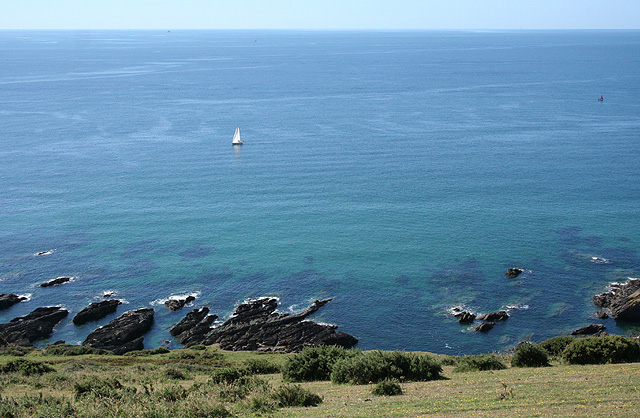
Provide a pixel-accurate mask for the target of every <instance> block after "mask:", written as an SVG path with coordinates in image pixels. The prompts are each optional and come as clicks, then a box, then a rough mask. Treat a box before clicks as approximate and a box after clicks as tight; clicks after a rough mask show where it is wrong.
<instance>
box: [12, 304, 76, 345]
mask: <svg viewBox="0 0 640 418" xmlns="http://www.w3.org/2000/svg"><path fill="white" fill-rule="evenodd" d="M68 314H69V311H67V310H66V309H62V308H60V307H58V306H49V307H44V308H37V309H36V310H34V311H32V312H31V313H29V314H28V315H25V316H20V317H17V318H13V319H12V320H11V321H9V322H7V323H5V324H0V334H2V335H3V336H4V339H5V340H6V341H7V342H8V343H10V344H15V345H31V343H32V342H34V341H35V340H39V339H42V338H47V337H48V336H49V335H51V333H52V332H53V327H55V326H56V324H58V322H60V321H61V320H62V319H63V318H64V317H66V316H67V315H68Z"/></svg>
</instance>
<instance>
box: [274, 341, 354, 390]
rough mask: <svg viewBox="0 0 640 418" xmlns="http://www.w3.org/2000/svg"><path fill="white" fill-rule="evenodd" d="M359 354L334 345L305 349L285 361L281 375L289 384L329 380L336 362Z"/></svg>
mask: <svg viewBox="0 0 640 418" xmlns="http://www.w3.org/2000/svg"><path fill="white" fill-rule="evenodd" d="M359 354H360V352H359V351H355V350H345V349H344V348H343V347H339V346H335V345H328V346H327V345H323V346H318V347H309V348H305V349H304V350H302V351H301V352H300V353H298V354H296V355H295V356H293V357H290V358H289V359H288V360H287V362H286V364H285V365H284V368H283V370H282V375H283V377H284V379H285V380H288V381H290V382H311V381H316V380H329V378H330V376H331V371H332V369H333V366H334V364H335V363H336V362H337V361H339V360H342V359H346V358H351V357H354V356H356V355H359Z"/></svg>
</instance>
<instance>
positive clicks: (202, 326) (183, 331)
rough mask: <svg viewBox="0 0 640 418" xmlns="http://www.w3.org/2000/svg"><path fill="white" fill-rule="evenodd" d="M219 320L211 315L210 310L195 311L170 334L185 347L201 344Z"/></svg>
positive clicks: (174, 327)
mask: <svg viewBox="0 0 640 418" xmlns="http://www.w3.org/2000/svg"><path fill="white" fill-rule="evenodd" d="M216 319H218V316H217V315H209V308H207V307H206V306H205V307H202V308H200V309H194V310H192V311H191V312H189V313H188V314H187V316H185V317H184V318H183V319H182V320H181V321H180V322H178V323H177V324H176V325H174V326H173V328H171V330H170V331H169V333H171V335H173V336H174V337H176V338H177V339H178V341H180V344H183V345H184V346H185V347H191V346H192V345H196V344H200V343H201V342H202V341H203V340H204V337H205V335H207V334H208V333H209V332H210V331H211V325H212V324H213V322H214V321H215V320H216Z"/></svg>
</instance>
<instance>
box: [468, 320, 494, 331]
mask: <svg viewBox="0 0 640 418" xmlns="http://www.w3.org/2000/svg"><path fill="white" fill-rule="evenodd" d="M495 324H496V323H495V322H483V323H481V324H480V325H478V326H477V327H475V328H474V329H473V330H474V331H477V332H489V331H491V329H492V328H493V327H494V325H495Z"/></svg>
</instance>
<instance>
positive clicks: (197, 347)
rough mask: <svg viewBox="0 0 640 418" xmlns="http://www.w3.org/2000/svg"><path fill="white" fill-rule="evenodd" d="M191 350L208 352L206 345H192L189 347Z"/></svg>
mask: <svg viewBox="0 0 640 418" xmlns="http://www.w3.org/2000/svg"><path fill="white" fill-rule="evenodd" d="M189 349H191V350H198V351H201V350H206V349H207V346H206V345H204V344H196V345H192V346H191V347H189Z"/></svg>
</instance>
